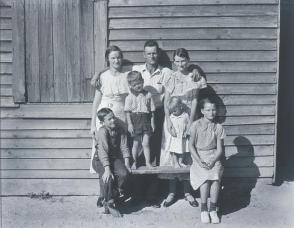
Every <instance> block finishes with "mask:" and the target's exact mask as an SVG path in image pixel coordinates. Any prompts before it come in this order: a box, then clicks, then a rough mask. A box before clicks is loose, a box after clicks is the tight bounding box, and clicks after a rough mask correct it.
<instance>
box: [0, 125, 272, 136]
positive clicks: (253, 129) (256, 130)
mask: <svg viewBox="0 0 294 228" xmlns="http://www.w3.org/2000/svg"><path fill="white" fill-rule="evenodd" d="M225 129H226V133H227V135H238V134H242V135H246V134H251V135H254V134H264V135H272V134H274V129H275V128H274V125H273V124H267V125H261V124H260V125H245V126H244V125H243V126H226V127H225ZM89 137H90V129H85V130H79V129H78V130H77V129H74V130H72V129H66V130H65V129H61V130H55V129H50V130H49V129H46V130H35V129H33V130H1V138H2V139H33V138H34V139H39V138H53V139H54V138H65V139H66V138H89Z"/></svg>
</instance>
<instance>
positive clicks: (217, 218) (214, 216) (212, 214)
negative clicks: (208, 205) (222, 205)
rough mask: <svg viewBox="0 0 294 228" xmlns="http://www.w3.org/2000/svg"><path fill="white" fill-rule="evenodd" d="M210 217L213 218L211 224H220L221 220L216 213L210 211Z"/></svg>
mask: <svg viewBox="0 0 294 228" xmlns="http://www.w3.org/2000/svg"><path fill="white" fill-rule="evenodd" d="M209 215H210V218H211V223H214V224H218V223H220V220H219V217H218V215H217V212H216V211H210V212H209Z"/></svg>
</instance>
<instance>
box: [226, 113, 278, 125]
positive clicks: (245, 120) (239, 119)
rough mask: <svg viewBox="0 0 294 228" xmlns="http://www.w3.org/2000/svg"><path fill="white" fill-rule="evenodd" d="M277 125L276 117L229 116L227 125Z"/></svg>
mask: <svg viewBox="0 0 294 228" xmlns="http://www.w3.org/2000/svg"><path fill="white" fill-rule="evenodd" d="M268 123H275V118H274V116H250V115H247V116H227V117H226V118H225V122H224V124H225V125H246V124H268Z"/></svg>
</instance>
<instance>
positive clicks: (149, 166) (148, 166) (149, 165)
mask: <svg viewBox="0 0 294 228" xmlns="http://www.w3.org/2000/svg"><path fill="white" fill-rule="evenodd" d="M146 167H147V168H149V169H152V168H154V165H152V164H151V163H146Z"/></svg>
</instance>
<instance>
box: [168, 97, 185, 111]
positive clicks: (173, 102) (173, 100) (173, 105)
mask: <svg viewBox="0 0 294 228" xmlns="http://www.w3.org/2000/svg"><path fill="white" fill-rule="evenodd" d="M179 105H180V106H181V105H182V100H181V98H179V97H171V98H170V101H169V103H168V110H169V112H170V113H173V112H174V111H175V108H176V107H178V106H179Z"/></svg>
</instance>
